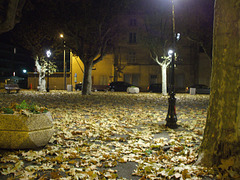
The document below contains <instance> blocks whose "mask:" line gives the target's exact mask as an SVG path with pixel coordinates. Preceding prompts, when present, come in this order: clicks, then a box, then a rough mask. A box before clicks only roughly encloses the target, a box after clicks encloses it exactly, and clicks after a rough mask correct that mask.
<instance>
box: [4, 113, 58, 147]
mask: <svg viewBox="0 0 240 180" xmlns="http://www.w3.org/2000/svg"><path fill="white" fill-rule="evenodd" d="M53 133H54V130H53V124H52V116H51V113H50V112H47V113H42V114H30V115H29V116H26V115H19V114H16V115H15V114H0V149H35V148H39V147H42V146H45V145H46V144H47V143H48V142H49V140H50V138H51V137H52V135H53Z"/></svg>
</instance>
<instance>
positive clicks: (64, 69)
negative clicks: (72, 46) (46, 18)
mask: <svg viewBox="0 0 240 180" xmlns="http://www.w3.org/2000/svg"><path fill="white" fill-rule="evenodd" d="M60 38H62V39H63V48H64V49H63V79H64V87H63V89H64V90H66V85H67V80H66V50H65V49H66V42H65V40H64V35H63V34H60Z"/></svg>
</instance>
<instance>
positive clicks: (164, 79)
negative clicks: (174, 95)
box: [161, 64, 168, 96]
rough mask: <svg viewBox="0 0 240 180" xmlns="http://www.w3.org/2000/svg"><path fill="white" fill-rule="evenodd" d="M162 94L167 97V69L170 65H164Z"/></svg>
mask: <svg viewBox="0 0 240 180" xmlns="http://www.w3.org/2000/svg"><path fill="white" fill-rule="evenodd" d="M161 67H162V94H163V95H164V96H166V95H167V67H168V64H162V66H161Z"/></svg>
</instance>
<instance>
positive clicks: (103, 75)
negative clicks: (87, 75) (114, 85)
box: [92, 54, 114, 85]
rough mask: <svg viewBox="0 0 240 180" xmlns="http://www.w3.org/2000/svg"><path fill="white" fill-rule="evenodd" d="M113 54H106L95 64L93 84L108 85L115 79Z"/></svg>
mask: <svg viewBox="0 0 240 180" xmlns="http://www.w3.org/2000/svg"><path fill="white" fill-rule="evenodd" d="M113 59H114V57H113V55H112V54H108V55H106V56H104V58H103V60H102V61H100V62H98V63H97V64H95V65H94V66H93V70H92V77H93V78H92V80H93V85H108V84H109V83H111V82H112V81H113V75H114V66H113Z"/></svg>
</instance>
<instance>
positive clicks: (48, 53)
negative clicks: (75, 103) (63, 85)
mask: <svg viewBox="0 0 240 180" xmlns="http://www.w3.org/2000/svg"><path fill="white" fill-rule="evenodd" d="M46 54H47V57H48V76H47V92H49V91H50V89H49V75H50V73H49V58H50V56H51V54H52V53H51V51H50V50H47V51H46Z"/></svg>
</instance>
